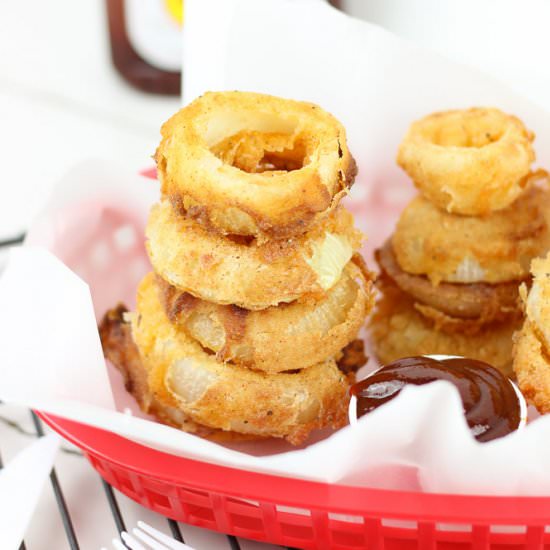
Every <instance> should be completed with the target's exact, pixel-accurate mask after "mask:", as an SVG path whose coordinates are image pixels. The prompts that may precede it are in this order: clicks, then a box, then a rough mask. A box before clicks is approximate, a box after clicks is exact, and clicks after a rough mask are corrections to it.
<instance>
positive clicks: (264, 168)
mask: <svg viewBox="0 0 550 550" xmlns="http://www.w3.org/2000/svg"><path fill="white" fill-rule="evenodd" d="M161 133H162V141H161V143H160V145H159V147H158V149H157V152H156V155H155V159H156V161H157V167H158V174H159V178H160V181H161V188H162V192H163V194H164V196H167V197H169V198H170V200H171V201H172V202H175V203H176V204H178V205H179V207H180V209H181V211H182V212H184V213H185V214H186V215H187V216H190V217H192V218H198V219H199V220H200V221H201V222H202V223H203V224H206V225H207V226H210V227H213V228H215V229H216V230H218V231H219V232H221V233H222V234H232V235H246V236H253V237H259V238H260V240H262V241H265V240H268V239H272V238H287V237H290V236H296V235H299V234H302V233H304V232H305V231H307V229H308V228H309V227H310V226H311V224H312V223H313V222H314V221H315V220H316V219H317V218H318V217H319V216H320V215H323V214H326V213H327V212H328V211H330V210H331V209H332V208H334V207H335V206H336V205H337V204H338V202H339V200H340V199H341V197H342V196H343V195H345V194H346V193H347V191H348V189H349V187H351V185H352V183H353V180H354V178H355V174H356V173H357V168H356V165H355V161H354V160H353V157H352V156H351V154H350V153H349V151H348V148H347V144H346V133H345V130H344V128H343V126H342V125H341V124H340V123H339V122H338V121H337V120H336V119H335V118H334V117H333V116H332V115H330V114H328V113H327V112H325V111H323V110H322V109H321V108H320V107H318V106H317V105H313V104H312V103H304V102H299V101H292V100H286V99H281V98H277V97H273V96H268V95H263V94H256V93H247V92H218V93H213V92H209V93H206V94H204V95H203V96H201V97H200V98H198V99H196V100H195V101H193V102H192V103H191V104H190V105H188V106H187V107H185V108H183V109H181V110H180V111H179V112H178V113H176V114H175V115H174V116H173V117H172V118H170V119H169V120H168V121H167V122H166V123H165V124H164V125H163V126H162V130H161Z"/></svg>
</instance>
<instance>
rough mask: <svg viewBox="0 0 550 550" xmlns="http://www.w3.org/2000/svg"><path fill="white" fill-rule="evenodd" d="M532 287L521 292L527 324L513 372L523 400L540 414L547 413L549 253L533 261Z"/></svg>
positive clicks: (549, 401) (549, 405)
mask: <svg viewBox="0 0 550 550" xmlns="http://www.w3.org/2000/svg"><path fill="white" fill-rule="evenodd" d="M531 273H532V275H533V284H532V286H531V289H530V290H529V293H528V294H527V287H525V286H523V287H522V288H521V290H520V292H521V295H522V298H523V300H524V303H525V314H526V320H525V323H524V325H523V329H522V330H521V332H519V333H518V334H517V335H516V338H515V343H514V371H515V373H516V375H517V378H518V385H519V388H520V390H521V391H522V393H523V394H524V395H525V397H526V398H527V399H528V400H529V402H531V403H532V404H533V405H534V406H535V407H536V408H537V410H538V411H539V412H540V413H549V412H550V253H549V254H548V255H547V256H546V257H545V258H539V259H536V260H533V264H532V266H531Z"/></svg>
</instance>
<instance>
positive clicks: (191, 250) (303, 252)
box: [146, 201, 362, 309]
mask: <svg viewBox="0 0 550 550" xmlns="http://www.w3.org/2000/svg"><path fill="white" fill-rule="evenodd" d="M146 235H147V238H148V242H147V249H148V252H149V257H150V259H151V263H152V264H153V267H154V269H155V271H156V272H157V273H158V274H159V275H160V276H161V277H162V278H163V279H164V280H165V281H167V282H168V283H170V284H171V285H173V286H175V287H176V288H178V289H179V290H180V291H184V292H188V293H189V294H192V295H193V296H196V297H197V298H201V299H202V300H206V301H209V302H214V303H217V304H235V305H237V306H239V307H243V308H246V309H264V308H266V307H269V306H274V305H277V304H279V303H280V302H291V301H293V300H296V299H301V300H302V299H306V298H308V297H321V296H323V295H324V293H325V292H326V291H327V290H329V289H330V288H332V286H333V285H334V284H335V283H336V282H337V281H338V279H339V278H340V275H341V274H342V270H343V269H344V266H345V265H346V264H347V262H348V261H349V260H350V258H351V257H352V255H353V252H354V251H355V250H357V249H358V248H359V246H360V244H361V240H362V235H361V233H360V232H359V231H357V230H356V229H355V228H354V227H353V216H352V215H351V214H350V213H349V212H347V211H345V210H344V209H342V208H337V209H336V210H335V211H334V212H333V213H332V214H331V215H330V216H329V217H328V218H327V219H325V220H323V223H320V224H316V225H315V226H314V227H313V228H312V229H311V230H310V231H309V232H308V233H306V234H305V235H302V236H301V237H300V238H297V239H289V240H287V241H282V240H278V241H270V242H267V243H265V244H263V245H258V244H257V243H256V242H252V243H250V244H247V243H242V242H239V241H238V240H234V239H229V238H226V237H221V236H220V235H218V234H216V233H213V232H210V231H207V230H206V229H205V228H204V227H202V226H201V225H200V224H198V223H197V222H196V221H194V220H190V219H185V218H182V217H181V216H178V215H177V214H176V213H175V212H174V210H173V209H172V207H171V205H170V204H169V203H168V202H166V201H162V202H161V203H160V204H157V205H155V206H154V207H153V209H152V210H151V215H150V216H149V222H148V225H147V230H146Z"/></svg>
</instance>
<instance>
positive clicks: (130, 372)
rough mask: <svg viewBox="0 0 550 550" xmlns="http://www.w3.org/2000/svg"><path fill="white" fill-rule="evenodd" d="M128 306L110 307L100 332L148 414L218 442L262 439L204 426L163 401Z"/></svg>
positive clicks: (106, 352) (106, 349) (108, 355)
mask: <svg viewBox="0 0 550 550" xmlns="http://www.w3.org/2000/svg"><path fill="white" fill-rule="evenodd" d="M127 313H128V310H127V309H126V307H124V306H123V305H119V306H118V307H116V308H114V309H112V310H109V311H108V312H107V313H106V314H105V315H104V317H103V319H102V321H101V323H100V325H99V335H100V338H101V345H102V346H103V353H104V355H105V358H106V359H107V360H109V361H110V362H111V363H112V364H113V365H114V366H115V367H116V368H117V369H118V370H119V371H120V372H121V374H122V376H123V379H124V386H125V387H126V390H127V391H128V393H130V394H131V395H132V396H133V398H134V399H135V400H136V401H137V403H138V405H139V407H140V409H141V410H142V411H143V412H144V413H146V414H152V415H153V416H156V417H157V419H158V420H160V421H161V422H163V423H164V424H168V425H170V426H173V427H174V428H178V429H179V430H182V431H184V432H187V433H192V434H195V435H198V436H200V437H204V438H206V439H210V440H212V441H218V442H230V441H242V440H250V439H259V438H257V437H253V436H251V435H247V434H239V433H236V432H224V431H222V430H215V429H213V428H208V427H207V426H202V425H201V424H198V423H197V422H194V421H193V420H191V419H190V418H189V417H188V416H186V415H185V414H184V413H183V412H182V411H181V410H179V409H178V408H176V407H174V406H173V404H166V403H163V402H162V401H161V400H159V399H158V397H157V396H155V395H154V394H153V392H152V391H151V390H150V388H149V385H148V382H147V377H148V373H147V370H146V369H145V367H144V365H143V362H142V360H141V357H140V356H139V352H138V349H137V347H136V345H135V343H134V341H133V340H132V329H131V326H130V323H128V322H126V321H125V320H124V316H125V314H127Z"/></svg>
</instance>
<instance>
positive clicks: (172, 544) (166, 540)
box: [137, 521, 193, 550]
mask: <svg viewBox="0 0 550 550" xmlns="http://www.w3.org/2000/svg"><path fill="white" fill-rule="evenodd" d="M137 524H138V527H139V528H140V529H141V530H142V531H144V532H145V533H147V534H149V535H151V536H152V537H154V538H155V539H156V540H158V541H159V542H162V543H163V544H165V545H166V546H167V547H168V548H170V549H171V550H193V548H191V546H189V545H187V544H183V543H182V542H179V541H177V540H174V539H173V538H171V537H169V536H168V535H165V534H164V533H161V532H160V531H157V530H156V529H155V528H154V527H151V526H150V525H149V524H147V523H145V522H144V521H138V523H137Z"/></svg>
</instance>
